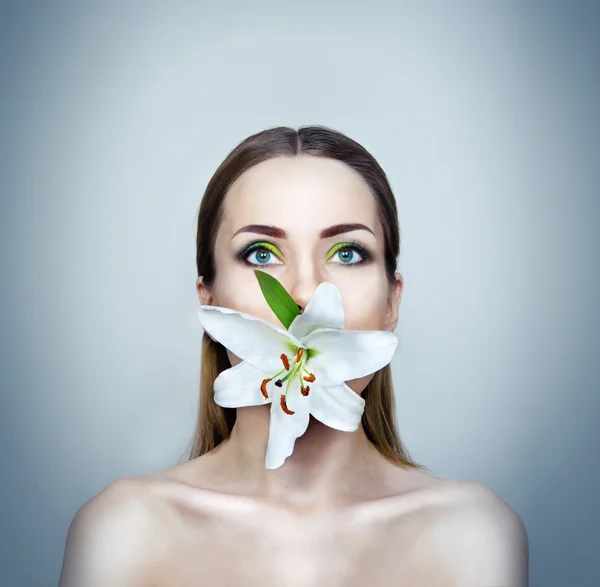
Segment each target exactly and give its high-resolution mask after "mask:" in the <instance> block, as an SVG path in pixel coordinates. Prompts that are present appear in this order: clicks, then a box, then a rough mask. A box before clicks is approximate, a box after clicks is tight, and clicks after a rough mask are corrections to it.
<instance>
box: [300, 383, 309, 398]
mask: <svg viewBox="0 0 600 587" xmlns="http://www.w3.org/2000/svg"><path fill="white" fill-rule="evenodd" d="M309 391H310V385H307V386H306V387H301V388H300V393H301V394H302V395H304V396H306V395H308V392H309Z"/></svg>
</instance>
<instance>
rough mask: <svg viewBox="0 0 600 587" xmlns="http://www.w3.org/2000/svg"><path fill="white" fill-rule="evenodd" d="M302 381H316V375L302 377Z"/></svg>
mask: <svg viewBox="0 0 600 587" xmlns="http://www.w3.org/2000/svg"><path fill="white" fill-rule="evenodd" d="M302 379H304V381H311V382H312V381H314V380H315V374H314V373H311V374H310V375H305V376H304V377H302Z"/></svg>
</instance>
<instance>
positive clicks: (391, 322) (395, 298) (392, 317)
mask: <svg viewBox="0 0 600 587" xmlns="http://www.w3.org/2000/svg"><path fill="white" fill-rule="evenodd" d="M403 288H404V279H403V278H402V273H400V272H399V271H396V289H395V290H392V291H391V292H390V295H389V296H388V304H387V312H386V314H385V323H384V330H387V331H389V332H393V331H394V330H396V326H397V325H398V310H399V307H400V301H401V300H402V290H403Z"/></svg>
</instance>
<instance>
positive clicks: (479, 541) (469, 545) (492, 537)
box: [424, 482, 529, 587]
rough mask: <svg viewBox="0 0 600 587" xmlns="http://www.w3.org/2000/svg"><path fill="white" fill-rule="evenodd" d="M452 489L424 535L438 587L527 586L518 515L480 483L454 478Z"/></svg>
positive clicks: (526, 560)
mask: <svg viewBox="0 0 600 587" xmlns="http://www.w3.org/2000/svg"><path fill="white" fill-rule="evenodd" d="M452 488H453V489H452V499H449V500H448V502H447V507H444V508H440V509H438V510H437V511H436V514H435V516H432V518H431V519H430V520H429V523H428V525H427V529H426V531H425V534H424V542H425V544H426V546H427V549H428V551H429V555H430V556H431V557H432V560H435V561H436V565H437V569H438V573H439V577H440V578H439V585H440V587H442V586H448V587H451V586H454V585H456V586H457V587H458V586H459V585H467V584H473V585H509V586H510V587H527V585H528V566H529V542H528V537H527V530H526V528H525V525H524V524H523V522H522V520H521V518H520V517H519V515H518V514H517V513H516V512H515V511H514V510H513V509H512V508H511V507H510V506H509V505H508V504H507V503H506V502H505V501H504V500H503V499H502V498H501V497H500V496H498V495H497V494H496V493H495V492H494V491H493V490H492V489H490V488H489V487H487V486H486V485H484V484H482V483H477V482H456V483H454V484H453V485H452Z"/></svg>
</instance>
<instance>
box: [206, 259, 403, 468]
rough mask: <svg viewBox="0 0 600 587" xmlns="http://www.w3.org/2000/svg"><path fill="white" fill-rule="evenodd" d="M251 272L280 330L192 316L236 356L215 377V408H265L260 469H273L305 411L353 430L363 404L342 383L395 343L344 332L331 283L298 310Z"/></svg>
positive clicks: (246, 317)
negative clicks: (264, 443)
mask: <svg viewBox="0 0 600 587" xmlns="http://www.w3.org/2000/svg"><path fill="white" fill-rule="evenodd" d="M255 274H256V276H257V279H258V281H259V285H260V287H261V289H262V291H263V294H264V296H265V298H266V300H267V302H268V304H269V306H271V309H272V310H273V311H274V313H275V314H276V315H277V317H278V318H279V320H280V321H281V323H282V324H284V325H285V326H286V328H287V329H286V328H281V327H279V326H276V325H274V324H273V323H272V322H269V321H267V320H263V319H261V318H258V317H256V316H252V315H250V314H245V313H243V312H238V311H236V310H232V309H230V308H223V307H218V306H210V305H202V306H200V310H199V311H198V318H199V319H200V322H201V324H202V327H203V328H204V330H205V331H206V332H208V334H210V335H211V337H212V338H214V339H215V340H217V341H219V342H220V343H221V344H223V346H225V347H226V348H228V349H229V350H230V351H231V352H232V353H234V354H235V355H237V356H238V357H240V358H241V359H242V362H241V363H239V364H237V365H236V366H235V367H231V368H229V369H226V370H224V371H222V372H221V373H219V375H218V376H217V378H216V379H215V381H214V384H213V391H214V400H215V403H216V404H217V405H220V406H222V407H243V406H254V405H264V404H266V403H271V419H270V425H269V441H268V444H267V451H266V459H265V466H266V468H267V469H276V468H278V467H280V466H281V465H282V464H283V463H284V461H285V459H286V458H287V457H288V456H290V455H291V454H292V452H293V448H294V444H295V441H296V438H298V437H299V436H302V435H303V434H304V432H305V431H306V428H307V427H308V423H309V419H310V415H311V414H312V415H313V416H314V417H315V418H316V419H317V420H319V421H321V422H322V423H323V424H325V425H327V426H329V427H331V428H335V429H337V430H342V431H347V432H351V431H355V430H356V429H357V428H358V426H359V425H360V422H361V418H362V414H363V412H364V407H365V400H364V398H363V397H362V396H361V395H359V394H358V393H356V392H354V391H353V390H352V389H351V388H350V387H348V385H346V383H345V382H346V381H348V380H351V379H357V378H359V377H364V376H365V375H370V374H372V373H375V372H376V371H377V370H379V369H381V368H382V367H384V366H385V365H387V364H388V363H389V362H390V361H391V359H392V357H393V356H394V353H395V350H396V346H397V344H398V338H397V337H396V335H395V334H393V333H392V332H387V331H379V330H344V329H343V325H344V310H343V302H342V296H341V293H340V291H339V290H338V289H337V288H336V287H335V286H334V285H333V284H332V283H329V282H323V283H321V284H320V285H319V286H318V287H317V288H316V290H315V292H314V294H313V297H312V298H311V299H310V301H309V303H308V304H307V306H306V308H305V309H304V311H303V312H302V313H300V311H299V309H298V306H297V304H296V303H295V302H294V301H293V299H292V298H291V296H290V295H289V294H288V293H287V291H286V290H285V289H284V288H283V286H282V285H281V284H280V283H279V282H278V281H277V280H276V279H275V278H274V277H272V276H271V275H269V274H267V273H264V272H262V271H259V270H255ZM309 384H310V385H309ZM284 386H285V387H284ZM274 398H275V401H273V399H274Z"/></svg>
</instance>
